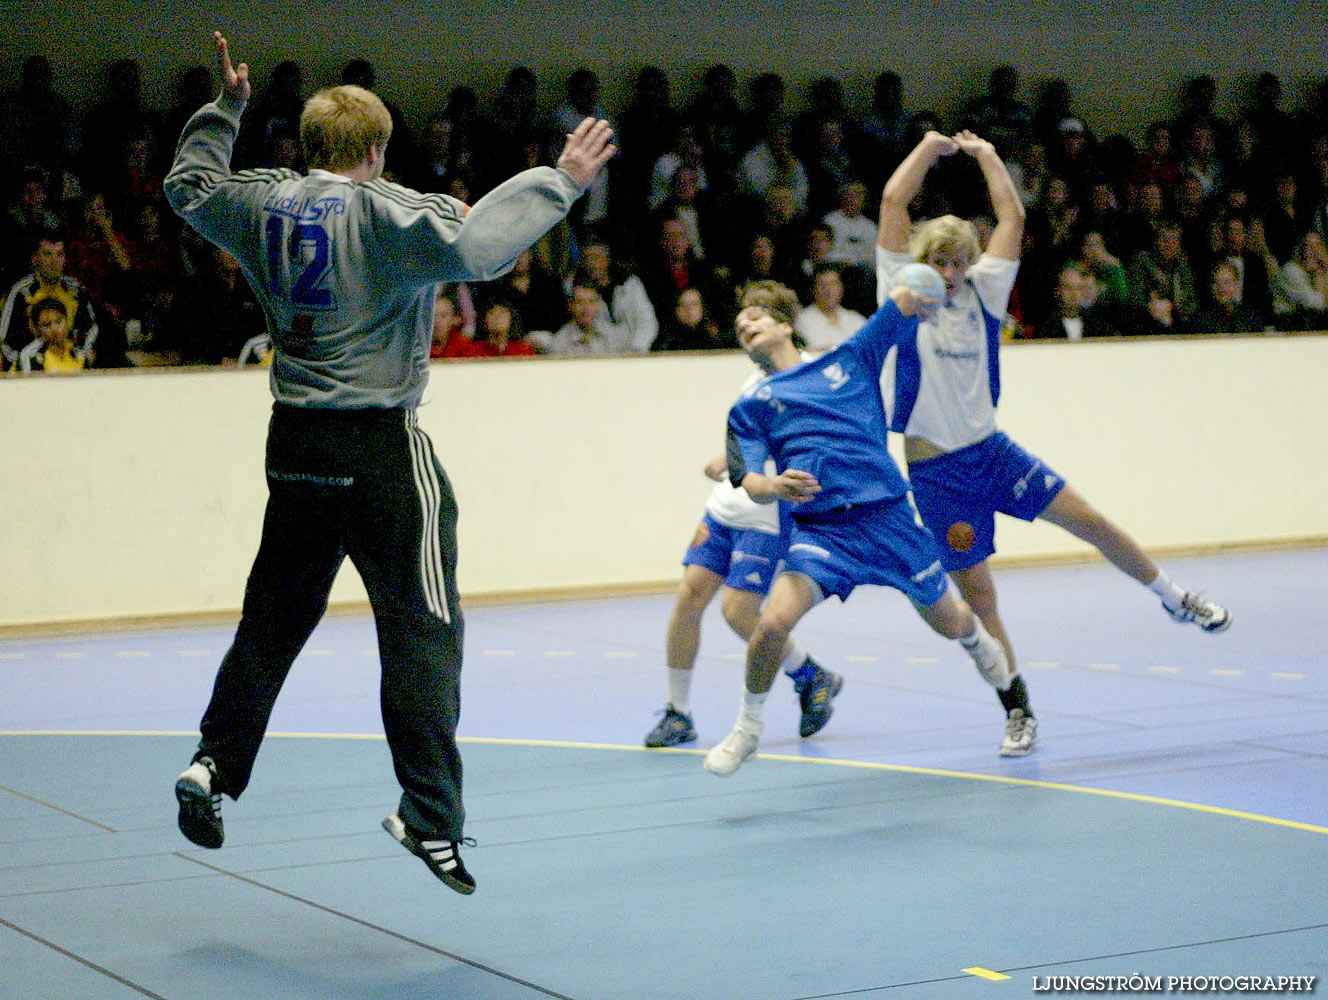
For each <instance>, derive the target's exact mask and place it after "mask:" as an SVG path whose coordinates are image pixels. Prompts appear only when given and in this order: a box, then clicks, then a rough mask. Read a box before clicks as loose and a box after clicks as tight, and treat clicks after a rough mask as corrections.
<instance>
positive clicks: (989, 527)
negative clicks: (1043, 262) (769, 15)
mask: <svg viewBox="0 0 1328 1000" xmlns="http://www.w3.org/2000/svg"><path fill="white" fill-rule="evenodd" d="M955 153H963V154H966V155H968V156H971V157H973V159H974V160H975V161H976V162H977V165H978V167H979V168H980V169H981V171H982V174H983V177H984V179H985V181H986V185H987V191H988V195H989V197H990V198H991V204H992V208H993V210H994V212H995V214H996V227H995V229H994V230H993V232H992V234H991V236H990V238H989V240H988V243H987V248H986V251H985V252H983V251H982V249H981V246H980V245H979V241H978V236H977V233H976V231H975V229H974V228H973V226H972V225H971V224H970V223H968V222H966V221H965V220H962V219H958V218H956V217H954V216H949V215H947V216H942V217H940V218H937V219H933V220H931V221H929V222H927V223H925V224H923V225H921V226H919V227H917V228H916V229H915V228H914V227H913V225H912V221H911V219H910V218H909V214H908V205H909V203H910V202H911V201H912V200H913V198H914V197H915V196H916V195H917V193H918V191H919V190H920V188H921V187H922V183H923V180H924V179H925V177H926V175H927V172H928V171H929V170H930V168H931V167H932V165H933V164H935V163H936V162H937V160H938V159H939V158H940V157H942V156H949V155H953V154H955ZM1023 232H1024V210H1023V207H1022V205H1021V203H1020V201H1019V197H1018V194H1017V193H1016V191H1015V188H1014V185H1013V183H1012V182H1011V180H1010V176H1009V174H1008V173H1007V172H1006V169H1005V165H1004V164H1003V163H1002V162H1001V159H1000V157H999V156H998V155H997V153H996V151H995V149H994V148H993V147H992V145H991V143H989V142H986V141H984V140H982V139H981V138H979V137H978V136H976V135H974V134H973V133H971V132H960V133H959V134H958V135H956V136H953V137H949V136H944V135H941V134H939V133H937V132H928V133H927V135H926V136H925V137H924V138H923V139H922V141H921V142H920V143H919V144H918V145H917V147H916V148H915V149H913V151H912V152H911V153H910V154H909V155H908V157H907V158H906V159H905V160H904V161H903V163H901V164H900V166H899V167H898V169H896V170H895V172H894V174H893V175H892V176H891V177H890V180H889V181H888V182H887V183H886V186H885V191H884V193H883V194H882V197H881V216H880V229H879V245H878V247H877V258H876V259H877V282H876V295H877V300H878V301H880V302H884V301H885V299H886V297H887V295H888V294H889V293H890V290H891V289H892V288H893V287H894V284H895V275H896V274H897V273H898V272H899V270H900V268H902V267H904V266H905V265H908V264H911V263H913V262H915V261H923V262H925V263H928V264H931V265H932V266H933V267H935V268H936V269H937V270H938V271H940V272H941V275H942V276H943V277H944V279H945V285H946V294H945V301H944V302H943V303H942V304H941V306H940V308H939V309H938V310H937V311H936V313H935V314H934V315H933V316H929V317H927V318H925V319H924V320H923V321H922V322H921V323H920V324H919V326H918V329H917V336H916V337H914V338H911V339H909V340H906V341H904V342H901V344H900V346H899V350H898V351H897V352H896V353H895V355H893V356H892V358H891V361H890V363H889V364H888V365H887V368H886V372H885V376H886V378H885V384H886V385H887V387H888V391H887V393H886V406H887V409H888V411H889V416H890V428H891V430H894V431H898V432H900V433H902V434H903V435H904V457H905V460H906V461H907V463H908V474H909V480H910V482H911V483H912V484H913V494H914V497H915V498H916V499H917V504H918V510H919V511H920V512H921V514H922V520H923V522H924V523H925V524H926V525H927V526H928V527H929V528H930V529H931V532H932V534H933V535H934V536H935V537H936V539H937V541H938V542H939V543H940V544H941V552H942V560H943V562H944V565H945V569H946V571H947V572H948V573H949V574H950V576H951V578H952V579H953V580H954V581H955V583H956V585H957V586H958V587H959V592H960V594H962V595H963V597H964V599H965V600H966V601H967V602H968V603H969V604H970V605H971V606H972V607H973V609H974V610H975V611H976V612H977V614H978V616H979V617H980V618H981V619H982V622H983V624H984V625H985V626H986V627H987V630H988V631H989V632H990V633H991V634H992V635H994V636H995V637H996V638H997V639H999V640H1000V643H1001V645H1002V646H1003V647H1004V649H1005V653H1006V657H1007V659H1008V660H1009V663H1010V666H1011V669H1012V670H1015V671H1016V676H1015V679H1014V682H1013V683H1012V684H1011V686H1010V688H1009V690H1008V691H1004V692H1001V704H1002V705H1003V706H1004V708H1005V710H1006V712H1007V719H1006V734H1005V738H1004V740H1003V741H1002V743H1001V748H1000V752H1001V753H1002V754H1003V755H1005V756H1022V755H1024V754H1026V753H1028V752H1029V750H1030V749H1031V748H1032V746H1033V744H1034V742H1035V740H1036V738H1037V721H1036V719H1035V718H1034V717H1033V713H1032V708H1031V707H1030V705H1029V703H1028V691H1027V688H1026V686H1025V685H1024V681H1023V679H1022V678H1021V677H1019V676H1018V674H1017V668H1016V661H1015V656H1014V649H1013V647H1012V646H1011V643H1010V637H1009V634H1008V633H1007V632H1006V629H1005V625H1004V624H1003V623H1002V621H1001V618H1000V614H999V612H998V610H997V606H996V587H995V583H994V581H993V579H992V574H991V569H990V567H989V566H988V564H987V559H988V557H989V556H991V555H992V553H993V552H995V548H996V546H995V540H994V539H995V515H996V512H997V511H999V512H1000V513H1003V514H1008V515H1010V516H1012V517H1018V518H1020V519H1022V520H1025V521H1032V520H1034V519H1036V518H1042V519H1043V520H1046V521H1049V522H1051V523H1052V524H1055V525H1058V526H1060V527H1062V528H1064V529H1065V530H1066V531H1069V532H1070V533H1071V534H1073V535H1075V536H1076V537H1078V538H1082V539H1083V540H1084V541H1086V542H1088V543H1089V544H1090V545H1092V546H1094V547H1095V548H1097V549H1098V551H1100V552H1101V553H1102V554H1103V555H1104V556H1106V558H1107V559H1108V560H1110V562H1111V563H1112V564H1113V565H1115V566H1116V567H1118V568H1119V569H1120V570H1122V571H1123V572H1124V573H1126V574H1127V575H1129V576H1131V577H1133V578H1134V579H1135V580H1138V581H1139V582H1140V583H1142V584H1144V585H1145V586H1147V587H1148V588H1149V589H1151V590H1152V591H1153V592H1154V593H1155V594H1157V595H1158V597H1159V598H1160V599H1161V601H1162V606H1163V608H1164V609H1165V610H1166V612H1167V614H1168V615H1170V616H1171V617H1172V618H1173V619H1174V620H1176V621H1178V622H1194V623H1195V624H1197V625H1198V626H1199V627H1200V628H1202V629H1203V630H1204V631H1205V632H1221V631H1224V630H1225V629H1226V628H1227V627H1229V626H1230V624H1231V613H1230V612H1229V611H1227V609H1226V608H1224V607H1222V606H1221V605H1219V604H1215V603H1214V602H1212V601H1210V600H1206V599H1205V598H1203V597H1202V596H1201V595H1199V594H1196V593H1193V592H1188V591H1185V590H1183V589H1182V588H1180V587H1178V586H1177V585H1176V584H1174V583H1173V582H1172V581H1171V580H1170V579H1169V578H1168V576H1167V575H1166V573H1164V572H1163V571H1162V570H1161V569H1159V568H1158V566H1157V564H1156V563H1154V562H1153V560H1152V559H1150V558H1149V557H1148V555H1147V554H1146V553H1145V552H1144V551H1143V549H1142V548H1140V546H1139V544H1138V543H1137V542H1136V541H1135V540H1134V539H1133V538H1131V537H1130V536H1129V535H1128V534H1126V533H1125V532H1124V531H1122V530H1121V529H1120V528H1119V527H1117V526H1116V525H1115V524H1113V523H1112V522H1111V521H1110V520H1108V519H1107V518H1106V517H1104V516H1103V515H1102V514H1101V513H1099V512H1098V511H1097V510H1095V509H1094V508H1093V507H1092V506H1091V505H1090V504H1089V503H1088V501H1087V500H1085V499H1084V497H1083V496H1082V495H1081V494H1080V493H1079V492H1078V491H1077V490H1075V488H1074V487H1073V486H1070V485H1069V484H1068V483H1066V482H1065V480H1064V479H1062V478H1061V477H1060V475H1058V474H1057V473H1056V472H1055V471H1054V470H1053V469H1051V468H1050V467H1049V466H1047V465H1046V464H1045V463H1043V462H1042V460H1041V459H1039V458H1037V457H1036V456H1034V455H1030V454H1029V453H1028V452H1026V451H1024V450H1023V449H1022V448H1020V447H1019V445H1017V444H1016V443H1015V442H1014V441H1012V440H1011V439H1010V438H1009V437H1007V436H1006V435H1005V434H1003V433H1001V432H1000V431H999V430H997V429H996V403H997V400H998V399H999V398H1000V388H1001V384H1000V367H999V345H1000V327H1001V321H1002V319H1003V317H1004V315H1005V309H1006V303H1007V300H1008V299H1009V296H1010V291H1011V289H1012V288H1013V286H1014V280H1015V274H1016V272H1017V271H1018V269H1019V251H1020V245H1021V241H1022V239H1023Z"/></svg>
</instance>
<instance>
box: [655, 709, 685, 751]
mask: <svg viewBox="0 0 1328 1000" xmlns="http://www.w3.org/2000/svg"><path fill="white" fill-rule="evenodd" d="M695 739H696V730H695V729H694V728H693V727H692V717H691V716H690V715H688V714H686V713H685V712H679V711H678V710H677V709H675V708H674V707H673V706H672V705H668V706H666V707H665V708H664V717H663V718H662V719H660V720H659V722H658V724H656V726H655V728H654V729H652V730H650V732H648V733H646V746H648V747H652V748H654V747H676V746H677V745H678V744H679V743H691V742H692V741H693V740H695Z"/></svg>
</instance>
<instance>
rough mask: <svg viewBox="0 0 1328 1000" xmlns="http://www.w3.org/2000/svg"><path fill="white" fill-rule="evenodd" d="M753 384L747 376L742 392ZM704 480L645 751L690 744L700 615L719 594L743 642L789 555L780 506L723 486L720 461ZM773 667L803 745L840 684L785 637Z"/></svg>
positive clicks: (821, 724) (826, 717) (820, 724)
mask: <svg viewBox="0 0 1328 1000" xmlns="http://www.w3.org/2000/svg"><path fill="white" fill-rule="evenodd" d="M758 378H759V375H758V374H756V373H753V375H752V377H751V378H750V379H749V380H748V381H747V383H745V384H744V386H743V388H744V389H745V388H746V387H747V385H750V384H752V383H753V382H755V381H756V380H757V379H758ZM705 473H706V475H707V476H708V477H710V478H711V479H714V480H715V488H714V489H713V490H712V491H711V493H710V497H709V498H708V499H707V500H706V512H705V516H704V517H703V518H702V519H701V523H700V524H699V525H697V527H696V532H695V533H694V534H693V535H692V540H691V543H690V544H689V545H688V546H687V552H686V554H685V555H684V556H683V560H682V561H683V567H684V569H683V576H682V583H681V584H680V585H679V587H678V596H677V599H676V600H675V601H674V604H673V612H672V614H671V615H670V616H669V629H668V634H667V638H666V641H665V657H666V659H667V663H668V702H667V704H666V705H665V706H664V712H663V715H662V716H661V718H660V720H659V722H658V723H657V724H656V725H655V727H654V728H653V729H651V730H650V732H649V733H647V734H646V738H645V745H646V746H648V747H671V746H678V745H679V744H682V743H690V742H692V741H693V740H695V739H696V728H695V727H694V726H693V724H692V714H691V703H690V695H691V687H692V671H693V669H694V668H695V666H696V654H697V649H698V646H699V644H700V639H701V615H702V614H703V613H704V612H705V609H706V608H707V607H708V606H709V605H710V602H711V601H712V600H714V599H715V595H716V594H718V593H719V592H720V591H721V589H722V590H723V596H722V597H721V598H720V606H721V609H722V610H723V613H724V620H725V621H727V622H728V624H729V627H730V628H732V629H733V631H734V632H736V633H737V634H738V635H739V636H740V637H741V638H742V640H743V641H744V642H745V641H747V640H748V638H750V636H751V634H752V630H753V629H754V628H755V627H756V622H757V620H758V618H759V617H760V614H761V601H762V600H763V599H764V598H765V595H766V593H767V592H768V591H769V590H770V584H771V583H772V582H773V581H774V579H775V574H776V573H777V572H778V570H779V568H780V566H781V565H782V564H783V560H784V553H785V552H786V551H787V549H788V543H789V532H790V529H791V525H790V522H789V519H788V517H787V515H786V513H785V511H783V510H782V509H781V508H780V507H779V505H777V504H758V503H756V502H755V501H754V500H752V499H751V497H749V496H748V495H747V493H746V491H745V490H743V489H742V488H741V487H735V486H734V485H733V484H732V483H730V482H729V479H728V467H727V463H726V461H725V458H724V456H722V455H721V456H718V457H717V458H714V459H712V460H711V461H709V462H707V463H706V467H705ZM780 666H782V667H783V669H784V673H786V674H788V675H789V677H791V678H792V679H793V688H794V691H795V692H797V695H798V705H799V707H800V708H801V710H802V717H801V718H800V719H799V720H798V735H799V736H801V737H803V738H804V739H805V738H807V737H808V736H813V735H815V734H816V733H818V732H820V731H821V730H822V729H824V728H825V724H826V723H827V722H829V721H830V716H831V714H832V713H833V712H834V704H833V703H834V699H835V696H836V695H838V694H839V691H840V688H842V687H843V684H844V678H843V677H842V676H841V675H840V674H837V673H835V672H834V671H831V670H826V669H825V668H824V667H822V666H821V665H820V664H818V663H817V662H816V661H815V660H813V659H812V658H811V657H810V656H809V655H808V654H807V651H806V650H804V649H803V648H802V647H801V646H800V645H799V644H798V643H797V641H796V640H794V639H793V638H792V637H790V638H789V640H788V642H787V643H786V644H785V647H784V649H783V652H782V655H781V658H780Z"/></svg>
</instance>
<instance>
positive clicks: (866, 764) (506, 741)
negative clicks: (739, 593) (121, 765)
mask: <svg viewBox="0 0 1328 1000" xmlns="http://www.w3.org/2000/svg"><path fill="white" fill-rule="evenodd" d="M197 735H198V730H196V729H195V730H192V731H189V730H160V729H155V730H154V729H0V737H3V736H197ZM267 736H268V737H270V738H272V739H288V740H291V739H293V740H385V739H386V738H387V737H385V736H384V735H383V734H382V733H268V734H267ZM457 742H458V743H476V744H481V745H484V744H489V745H493V746H521V747H553V748H561V749H568V750H629V751H632V752H633V753H649V754H670V753H671V754H692V755H694V756H695V755H700V754H703V753H705V752H706V751H704V750H692V749H687V748H684V747H659V748H646V747H642V746H633V745H629V744H622V743H584V742H579V741H575V740H528V739H515V738H509V737H498V736H459V737H457ZM756 757H757V758H758V759H760V760H779V761H784V762H786V763H790V764H814V765H822V766H826V765H828V766H833V767H853V768H859V769H861V770H866V771H891V772H894V773H896V774H920V775H928V776H930V777H936V778H960V779H963V780H965V781H981V782H986V783H988V784H994V785H1017V786H1022V787H1024V788H1048V789H1051V790H1053V791H1058V792H1078V793H1080V794H1081V795H1097V796H1100V797H1102V798H1107V799H1121V800H1123V801H1126V802H1142V803H1145V804H1147V805H1155V806H1170V807H1171V808H1173V809H1187V810H1189V811H1190V812H1201V813H1208V814H1209V815H1212V816H1229V817H1231V818H1233V819H1246V820H1250V821H1251V822H1255V823H1267V824H1268V825H1270V826H1282V827H1287V828H1288V829H1292V830H1305V831H1307V832H1309V833H1322V834H1328V826H1315V825H1314V824H1313V823H1301V822H1298V821H1296V820H1291V819H1280V818H1278V817H1277V816H1264V815H1261V814H1260V813H1251V812H1242V811H1241V810H1239V809H1225V808H1223V807H1222V806H1206V805H1203V804H1202V803H1199V802H1185V801H1183V800H1181V799H1164V798H1161V797H1159V796H1156V795H1141V794H1139V793H1137V792H1118V791H1115V790H1114V789H1110V788H1092V787H1089V786H1087V785H1067V784H1063V783H1061V782H1058V781H1035V780H1034V779H1032V778H1010V777H1007V776H1005V775H1003V774H977V773H975V772H972V771H946V770H943V769H941V768H934V767H913V766H910V765H908V764H881V763H877V762H876V761H870V760H841V759H839V758H836V757H798V756H794V755H792V754H777V753H761V754H757V755H756Z"/></svg>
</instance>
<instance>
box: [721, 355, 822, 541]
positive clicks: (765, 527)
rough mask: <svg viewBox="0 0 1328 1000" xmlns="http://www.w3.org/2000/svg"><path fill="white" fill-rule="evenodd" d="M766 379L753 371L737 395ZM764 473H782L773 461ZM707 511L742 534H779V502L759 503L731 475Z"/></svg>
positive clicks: (745, 392) (807, 358)
mask: <svg viewBox="0 0 1328 1000" xmlns="http://www.w3.org/2000/svg"><path fill="white" fill-rule="evenodd" d="M801 355H802V360H803V361H810V360H812V358H813V355H811V354H808V353H807V352H806V351H802V352H801ZM763 378H765V372H761V371H755V372H752V373H751V374H750V375H748V376H747V378H746V379H745V380H743V383H742V389H741V391H740V392H739V393H738V395H739V396H740V397H741V396H745V395H747V392H748V390H750V389H751V388H752V387H753V386H755V385H756V383H757V382H759V381H761V379H763ZM764 471H765V474H766V475H767V476H777V475H779V470H778V469H777V468H775V463H774V461H773V460H771V461H767V462H766V463H765V470H764ZM706 510H707V511H709V512H710V516H711V517H713V518H714V519H715V520H716V521H718V522H719V523H720V524H723V525H727V526H728V527H730V528H737V529H738V530H739V531H764V532H765V533H766V534H769V535H777V534H779V501H778V500H776V501H775V502H774V503H757V502H756V501H755V500H753V499H752V498H751V497H750V496H749V495H748V494H747V491H746V490H744V489H743V488H742V487H741V486H734V485H733V484H732V483H730V482H729V478H728V476H725V477H724V478H723V479H721V480H720V481H719V482H718V483H716V484H715V488H714V489H713V490H711V491H710V497H709V499H707V500H706Z"/></svg>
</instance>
